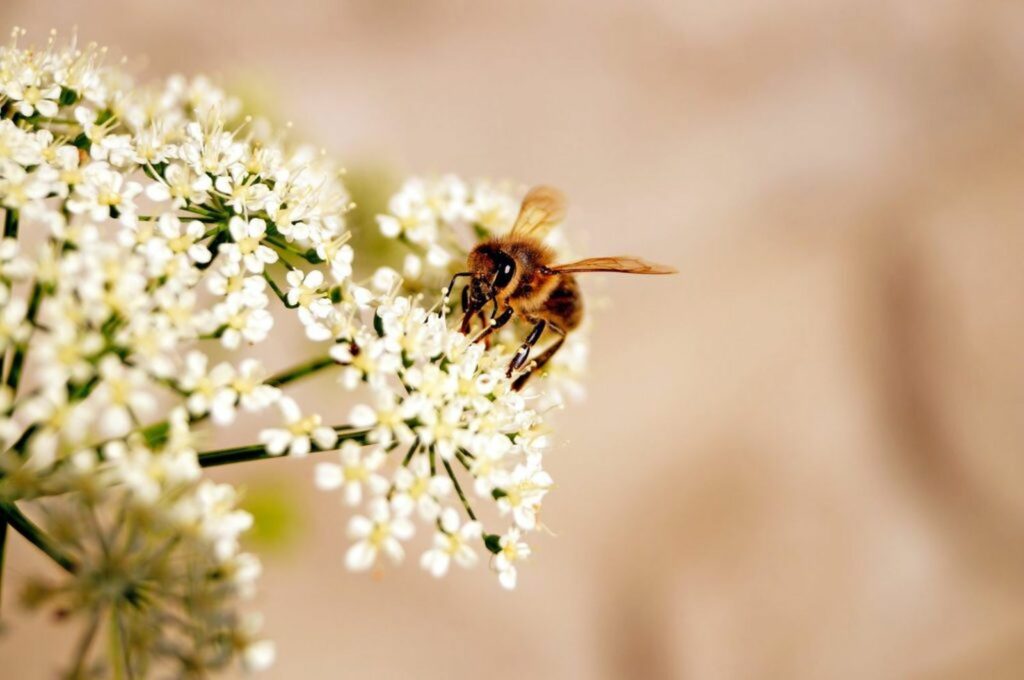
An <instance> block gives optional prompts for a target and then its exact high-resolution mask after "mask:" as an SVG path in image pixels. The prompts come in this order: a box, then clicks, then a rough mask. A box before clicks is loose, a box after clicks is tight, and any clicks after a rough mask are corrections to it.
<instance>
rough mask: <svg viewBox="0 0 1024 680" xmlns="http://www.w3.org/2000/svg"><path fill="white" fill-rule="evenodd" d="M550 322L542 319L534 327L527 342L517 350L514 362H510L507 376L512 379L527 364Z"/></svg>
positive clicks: (527, 337) (513, 358)
mask: <svg viewBox="0 0 1024 680" xmlns="http://www.w3.org/2000/svg"><path fill="white" fill-rule="evenodd" d="M547 325H548V322H547V321H545V320H543V319H541V320H540V321H538V322H537V325H535V326H534V327H533V330H532V331H530V334H529V335H527V336H526V341H525V342H524V343H523V344H522V345H520V346H519V349H518V350H516V354H515V356H513V357H512V361H511V362H509V365H508V371H507V372H506V373H505V375H506V376H507V377H509V378H511V377H512V373H514V372H515V371H518V370H519V369H520V368H522V367H523V365H524V364H525V363H526V360H527V359H529V358H530V349H531V348H532V347H533V346H534V345H536V344H537V341H538V340H540V336H541V335H542V334H543V333H544V329H545V328H546V327H547Z"/></svg>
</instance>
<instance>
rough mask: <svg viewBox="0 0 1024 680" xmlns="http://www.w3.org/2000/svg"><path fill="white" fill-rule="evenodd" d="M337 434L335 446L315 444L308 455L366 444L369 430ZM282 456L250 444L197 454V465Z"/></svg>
mask: <svg viewBox="0 0 1024 680" xmlns="http://www.w3.org/2000/svg"><path fill="white" fill-rule="evenodd" d="M334 429H335V431H336V432H337V433H338V442H337V445H335V446H332V447H330V448H326V449H322V448H320V447H319V446H317V445H316V444H313V448H312V450H311V451H310V453H320V452H321V451H334V450H335V449H337V448H338V445H340V444H341V443H342V442H344V441H355V442H358V443H360V444H365V443H367V438H368V435H369V433H370V431H369V430H357V429H354V428H353V427H352V426H351V425H338V426H336V427H335V428H334ZM282 457H283V454H277V455H274V454H272V453H269V452H268V451H267V449H266V447H265V446H264V445H263V444H250V445H248V446H234V447H231V448H227V449H219V450H216V451H204V452H202V453H200V454H199V465H200V466H201V467H217V466H219V465H230V464H232V463H247V462H249V461H253V460H266V459H268V458H282Z"/></svg>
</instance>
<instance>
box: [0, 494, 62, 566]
mask: <svg viewBox="0 0 1024 680" xmlns="http://www.w3.org/2000/svg"><path fill="white" fill-rule="evenodd" d="M0 514H2V515H3V516H4V517H5V518H6V520H7V522H8V523H9V524H10V525H11V527H12V528H13V529H14V530H15V531H17V532H18V533H19V534H21V535H22V536H24V537H25V539H26V540H27V541H28V542H29V543H31V544H32V545H34V546H36V547H37V548H39V549H40V550H42V551H43V552H44V553H46V554H47V555H48V556H49V557H50V559H52V560H53V561H54V562H56V563H57V564H59V565H60V566H61V567H62V568H63V569H64V570H65V571H67V572H70V573H72V574H73V573H74V572H75V569H77V568H78V565H77V564H76V563H75V561H74V560H73V559H71V558H70V557H68V556H67V555H65V554H64V553H63V552H62V551H61V549H60V548H58V547H57V545H56V543H55V542H54V540H53V539H52V538H50V536H48V535H47V534H46V532H44V531H43V530H42V529H40V528H39V527H38V526H36V525H35V523H34V522H32V520H30V519H29V518H28V517H26V516H25V515H24V513H22V512H21V510H19V509H18V506H16V505H15V504H14V503H11V502H9V501H0Z"/></svg>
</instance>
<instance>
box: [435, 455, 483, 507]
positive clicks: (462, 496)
mask: <svg viewBox="0 0 1024 680" xmlns="http://www.w3.org/2000/svg"><path fill="white" fill-rule="evenodd" d="M441 462H442V463H444V469H445V470H447V471H448V478H449V479H451V480H452V484H454V485H455V493H457V494H459V500H460V501H462V507H464V508H465V509H466V514H467V515H469V518H470V519H471V520H473V521H476V515H475V514H473V508H472V507H470V505H469V501H468V500H467V499H466V494H464V493H462V487H461V486H459V480H458V478H457V477H456V476H455V470H452V465H451V463H449V462H448V461H446V460H442V461H441Z"/></svg>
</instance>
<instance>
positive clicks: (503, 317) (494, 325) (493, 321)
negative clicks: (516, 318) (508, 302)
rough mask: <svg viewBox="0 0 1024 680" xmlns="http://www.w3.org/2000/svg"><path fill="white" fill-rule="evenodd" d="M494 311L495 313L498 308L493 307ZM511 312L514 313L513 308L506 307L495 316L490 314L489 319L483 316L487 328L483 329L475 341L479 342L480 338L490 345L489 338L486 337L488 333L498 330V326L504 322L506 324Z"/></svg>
mask: <svg viewBox="0 0 1024 680" xmlns="http://www.w3.org/2000/svg"><path fill="white" fill-rule="evenodd" d="M494 311H495V313H497V311H498V308H497V307H495V308H494ZM513 314H515V310H514V309H512V308H511V307H506V308H505V311H504V312H502V313H501V314H498V315H497V316H492V317H491V318H490V320H489V321H488V320H487V319H486V317H485V318H484V326H486V327H487V330H485V331H484V332H483V334H481V335H480V337H479V338H477V342H480V341H481V340H485V341H487V343H488V344H487V346H488V347H490V340H489V339H488V337H489V336H490V334H491V333H493V332H494V331H496V330H498V329H499V328H501V327H502V326H504V325H505V324H507V323H508V321H509V319H511V318H512V315H513Z"/></svg>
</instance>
